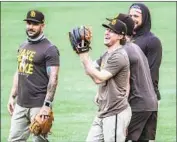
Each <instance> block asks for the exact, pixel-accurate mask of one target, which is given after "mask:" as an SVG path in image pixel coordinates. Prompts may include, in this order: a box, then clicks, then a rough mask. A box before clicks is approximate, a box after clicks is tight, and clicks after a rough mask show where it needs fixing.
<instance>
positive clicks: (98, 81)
mask: <svg viewBox="0 0 177 142" xmlns="http://www.w3.org/2000/svg"><path fill="white" fill-rule="evenodd" d="M94 82H95V84H101V83H103V82H104V81H103V80H100V79H95V80H94Z"/></svg>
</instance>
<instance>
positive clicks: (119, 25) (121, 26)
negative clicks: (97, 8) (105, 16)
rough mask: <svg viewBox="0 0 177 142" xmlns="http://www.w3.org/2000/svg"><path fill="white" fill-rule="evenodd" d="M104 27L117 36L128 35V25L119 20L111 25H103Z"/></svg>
mask: <svg viewBox="0 0 177 142" xmlns="http://www.w3.org/2000/svg"><path fill="white" fill-rule="evenodd" d="M102 26H103V27H105V28H109V29H111V30H113V31H114V32H115V33H117V34H121V35H126V34H127V27H126V24H125V23H124V22H122V21H120V20H118V19H112V20H111V21H110V23H109V24H102Z"/></svg>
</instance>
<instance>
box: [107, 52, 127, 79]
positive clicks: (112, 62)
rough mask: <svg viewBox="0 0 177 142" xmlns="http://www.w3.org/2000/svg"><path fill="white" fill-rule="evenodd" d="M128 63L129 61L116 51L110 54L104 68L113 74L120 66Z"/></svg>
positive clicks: (122, 66)
mask: <svg viewBox="0 0 177 142" xmlns="http://www.w3.org/2000/svg"><path fill="white" fill-rule="evenodd" d="M128 65H129V61H128V60H127V59H126V58H125V56H124V55H123V54H122V53H116V54H113V55H112V56H110V57H109V58H108V60H107V64H106V65H105V67H104V69H105V70H106V71H108V72H110V73H111V74H112V75H113V76H114V75H116V74H117V73H118V72H119V71H120V70H121V69H122V68H124V67H125V66H128Z"/></svg>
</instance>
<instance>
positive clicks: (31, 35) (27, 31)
mask: <svg viewBox="0 0 177 142" xmlns="http://www.w3.org/2000/svg"><path fill="white" fill-rule="evenodd" d="M29 32H34V31H33V30H28V29H27V30H26V34H27V36H28V37H29V38H31V39H35V38H37V37H38V36H39V35H40V34H41V30H39V31H37V32H34V33H33V34H29Z"/></svg>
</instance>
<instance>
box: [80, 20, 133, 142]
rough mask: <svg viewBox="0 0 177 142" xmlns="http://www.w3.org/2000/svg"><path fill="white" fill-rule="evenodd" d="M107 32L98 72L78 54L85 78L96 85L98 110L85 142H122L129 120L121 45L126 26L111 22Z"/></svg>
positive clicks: (84, 55)
mask: <svg viewBox="0 0 177 142" xmlns="http://www.w3.org/2000/svg"><path fill="white" fill-rule="evenodd" d="M103 27H105V28H106V31H105V35H104V44H105V45H106V46H107V51H106V52H105V53H104V54H103V55H102V56H101V57H100V59H98V60H97V64H98V65H99V68H100V69H99V70H97V69H96V68H95V67H94V66H93V64H92V61H91V60H90V59H89V55H88V53H82V54H79V56H80V59H81V61H82V63H83V65H84V69H85V72H86V74H87V75H89V76H90V77H91V78H92V80H93V81H94V82H95V83H96V84H98V86H99V89H98V93H97V96H96V100H97V104H98V107H99V110H98V115H97V116H96V117H95V119H94V121H93V124H92V126H91V129H90V131H89V133H88V136H87V139H86V141H87V142H115V141H116V142H124V141H125V139H126V129H127V127H128V124H129V122H130V119H131V108H130V106H129V103H128V100H127V96H126V92H127V84H128V80H129V60H128V56H127V53H126V52H125V49H123V45H124V44H125V42H126V39H125V34H126V25H125V24H124V23H123V22H122V21H120V20H112V21H111V22H110V23H109V24H108V25H107V24H103Z"/></svg>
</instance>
